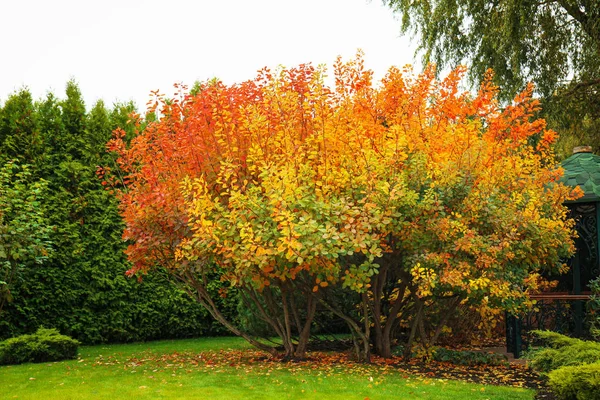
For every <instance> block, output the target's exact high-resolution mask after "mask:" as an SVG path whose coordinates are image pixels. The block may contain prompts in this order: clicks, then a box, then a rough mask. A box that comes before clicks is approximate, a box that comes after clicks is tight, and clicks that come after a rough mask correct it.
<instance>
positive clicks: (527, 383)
mask: <svg viewBox="0 0 600 400" xmlns="http://www.w3.org/2000/svg"><path fill="white" fill-rule="evenodd" d="M539 388H542V389H543V383H542V382H541V381H540V380H539V378H538V377H537V375H535V374H534V373H532V372H531V371H530V370H529V369H527V368H526V367H525V366H522V365H514V364H511V365H506V366H489V367H465V366H453V365H451V364H447V363H438V362H429V363H424V362H417V361H412V362H403V361H402V360H401V359H400V358H394V359H391V360H383V359H379V358H374V362H373V364H371V365H366V364H358V363H354V362H352V361H351V360H350V359H349V358H348V356H347V354H344V353H327V352H312V353H310V358H309V359H308V360H306V361H302V362H283V361H281V360H273V359H269V358H268V357H267V356H266V355H265V354H264V353H261V352H259V351H256V350H254V349H252V348H250V347H249V346H248V345H247V344H246V343H245V342H244V341H242V340H240V339H238V338H229V337H226V338H201V339H189V340H177V341H159V342H147V343H136V344H123V345H100V346H84V347H82V348H81V349H80V352H79V358H78V359H77V360H71V361H64V362H53V363H43V364H25V365H16V366H4V367H0V398H3V399H11V398H16V399H88V398H94V399H127V398H136V399H137V398H142V399H143V398H149V399H150V398H151V399H171V398H177V399H181V398H186V399H200V398H202V399H208V398H211V399H212V398H215V399H221V398H222V399H236V398H244V399H281V398H289V399H318V398H327V399H345V400H350V399H361V400H363V399H367V398H368V399H388V398H389V399H392V398H393V399H398V398H411V399H510V400H519V399H533V398H534V396H535V390H536V389H539Z"/></svg>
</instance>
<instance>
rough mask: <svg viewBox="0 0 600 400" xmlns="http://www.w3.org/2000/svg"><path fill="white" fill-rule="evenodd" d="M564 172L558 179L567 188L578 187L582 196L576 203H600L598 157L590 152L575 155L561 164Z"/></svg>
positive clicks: (599, 161)
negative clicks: (581, 191)
mask: <svg viewBox="0 0 600 400" xmlns="http://www.w3.org/2000/svg"><path fill="white" fill-rule="evenodd" d="M561 165H562V167H563V168H564V170H565V174H564V176H563V177H562V178H561V179H560V181H561V182H562V183H564V184H565V185H569V186H573V187H574V186H579V187H581V189H582V190H583V192H584V196H583V197H581V198H580V199H577V202H578V203H581V202H592V201H600V156H597V155H595V154H593V153H591V152H581V153H575V154H573V155H572V156H571V157H569V158H567V159H566V160H565V161H563V162H562V163H561Z"/></svg>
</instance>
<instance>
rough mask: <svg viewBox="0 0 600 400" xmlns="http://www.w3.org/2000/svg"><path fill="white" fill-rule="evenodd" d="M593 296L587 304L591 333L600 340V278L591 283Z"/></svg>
mask: <svg viewBox="0 0 600 400" xmlns="http://www.w3.org/2000/svg"><path fill="white" fill-rule="evenodd" d="M590 288H591V289H592V295H591V296H590V299H589V300H588V302H587V314H586V315H587V318H588V321H589V324H590V333H591V334H592V336H593V337H595V338H596V339H598V340H600V278H596V279H594V280H593V281H591V282H590Z"/></svg>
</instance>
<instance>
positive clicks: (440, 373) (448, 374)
mask: <svg viewBox="0 0 600 400" xmlns="http://www.w3.org/2000/svg"><path fill="white" fill-rule="evenodd" d="M118 364H122V365H123V369H124V370H130V371H131V372H135V371H137V370H138V369H140V370H142V371H143V373H146V372H148V373H149V374H151V376H150V378H152V379H153V378H154V376H155V375H156V374H157V373H160V372H168V373H170V374H171V375H172V376H176V375H179V374H189V373H192V372H195V371H200V372H212V373H224V372H227V371H228V370H230V369H235V370H239V371H241V372H244V373H246V374H248V373H253V374H255V375H264V376H269V375H270V374H271V373H273V371H282V370H285V371H287V372H288V373H290V374H292V375H297V374H311V375H316V376H318V377H323V378H326V377H328V376H331V375H334V374H346V375H348V374H351V375H360V376H364V377H365V379H366V380H367V381H368V383H369V384H372V385H378V384H380V383H381V382H382V381H383V380H384V379H385V378H386V376H388V375H390V374H400V376H401V377H402V378H404V379H407V380H408V383H407V384H408V385H410V384H411V380H415V381H418V382H419V383H430V382H437V383H438V384H443V383H444V382H445V381H447V380H448V379H456V380H461V381H466V382H471V383H476V384H490V385H503V386H513V387H524V388H533V389H539V388H542V387H544V383H543V381H542V380H541V379H540V377H539V376H538V374H537V373H535V372H534V371H532V370H531V369H529V368H527V367H526V366H522V365H499V366H478V367H473V366H464V365H454V364H450V363H446V362H436V361H429V362H423V361H419V360H404V359H403V358H401V357H394V358H389V359H384V358H380V357H376V356H374V357H373V358H372V363H371V364H364V363H357V362H355V361H353V360H352V359H351V358H350V357H349V355H348V354H347V353H340V352H338V353H327V352H312V353H310V354H309V357H308V358H307V359H305V360H300V361H283V360H282V359H279V358H273V357H270V356H268V355H267V354H266V353H263V352H261V351H258V350H247V349H246V350H221V351H209V352H201V353H195V352H174V353H167V354H154V353H151V352H147V353H143V354H142V356H141V357H133V358H129V359H127V360H124V361H120V360H118V359H113V358H111V357H109V358H108V359H106V358H102V359H100V358H99V359H97V360H96V361H95V362H94V364H93V365H94V366H103V365H107V366H110V365H118Z"/></svg>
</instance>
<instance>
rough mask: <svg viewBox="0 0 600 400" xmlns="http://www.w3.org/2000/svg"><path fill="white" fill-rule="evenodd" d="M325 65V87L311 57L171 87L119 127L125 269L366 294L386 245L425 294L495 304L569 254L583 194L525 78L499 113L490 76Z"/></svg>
mask: <svg viewBox="0 0 600 400" xmlns="http://www.w3.org/2000/svg"><path fill="white" fill-rule="evenodd" d="M334 73H335V87H334V88H329V87H328V86H327V84H326V82H325V79H324V74H325V70H324V68H322V67H317V68H315V67H312V66H310V65H308V64H303V65H300V66H298V67H296V68H292V69H285V68H281V69H278V70H276V71H270V70H268V69H264V70H262V71H260V72H259V75H258V77H257V78H256V79H255V80H253V81H248V82H244V83H241V84H238V85H231V86H227V85H224V84H223V83H222V82H219V81H212V82H206V83H204V84H201V85H199V86H198V87H197V88H195V89H194V93H193V95H188V94H186V93H185V91H184V88H181V89H182V92H181V93H180V95H179V97H178V99H176V100H177V101H166V100H165V99H163V98H161V97H160V96H159V97H158V104H157V107H156V109H155V110H154V111H155V113H156V115H157V119H156V120H155V121H151V122H150V121H149V122H148V124H147V126H145V128H144V129H140V131H139V132H138V135H137V136H136V137H135V138H133V139H132V140H131V143H130V144H129V145H127V144H126V142H125V140H124V132H121V131H117V132H116V133H115V138H114V140H113V141H112V142H111V146H112V147H111V148H112V149H113V150H114V151H116V152H117V153H118V155H119V160H118V161H119V165H120V166H121V168H122V170H123V171H124V172H125V176H124V177H123V178H124V180H125V181H126V182H128V190H122V192H121V203H122V212H123V216H124V218H125V222H126V225H127V228H126V231H125V237H126V238H128V239H132V245H131V246H130V248H129V250H128V255H129V257H130V259H131V260H132V261H134V263H135V264H134V265H135V267H134V269H140V268H147V267H150V266H153V265H155V264H157V263H159V264H163V265H171V264H174V265H176V264H177V263H180V262H183V261H189V262H190V263H191V264H193V265H194V268H207V266H208V265H209V264H208V260H210V263H211V264H210V265H213V263H214V264H217V265H219V266H220V267H221V268H222V269H223V270H224V271H225V272H226V273H227V276H228V277H229V278H231V279H232V280H233V281H234V282H235V283H236V284H237V283H239V284H244V285H245V284H248V285H255V287H258V288H262V287H264V286H266V285H269V284H271V283H273V282H276V281H284V280H289V279H297V277H298V276H299V275H301V276H302V277H303V278H307V279H306V281H307V282H314V285H313V284H312V283H310V286H309V290H310V288H314V290H319V289H320V288H327V287H329V286H330V285H333V284H336V283H339V282H341V284H342V285H343V286H345V287H348V288H350V289H352V290H356V291H358V292H365V291H367V290H369V289H370V284H371V281H372V279H373V277H374V276H377V274H378V273H379V268H380V266H379V263H381V262H383V260H384V259H386V257H388V256H389V258H390V259H393V260H399V261H397V263H398V264H397V265H396V264H393V265H394V267H395V268H398V269H400V270H402V271H404V273H405V274H407V276H409V277H410V279H411V281H410V284H411V285H412V284H414V285H415V287H418V289H415V290H418V291H419V294H420V295H422V296H424V297H425V296H431V295H436V294H439V293H442V294H443V293H450V292H451V293H457V294H461V295H467V294H468V295H472V296H476V295H477V296H490V297H489V298H490V302H493V301H496V300H498V301H501V300H502V299H504V298H508V297H511V296H513V297H514V296H517V294H515V293H513V292H511V290H512V289H508V288H511V287H526V285H527V283H526V282H523V278H522V277H524V276H526V275H527V273H526V272H527V271H529V270H531V269H535V268H537V267H539V266H540V265H543V264H548V265H551V264H554V263H555V261H557V259H558V258H559V257H561V256H565V255H568V253H569V251H570V250H571V249H572V246H571V242H570V234H571V229H572V225H571V224H570V223H569V222H568V221H566V213H565V212H564V209H563V208H562V203H563V202H564V200H566V199H567V198H573V197H569V196H576V195H577V193H574V192H572V191H571V190H569V189H567V188H565V187H564V186H562V185H559V184H556V181H557V178H558V177H559V176H560V171H558V170H556V169H554V168H553V167H551V165H552V143H553V142H554V141H555V140H556V134H555V133H554V132H552V131H548V130H546V129H545V123H544V121H541V120H536V119H535V114H536V111H537V109H538V107H539V104H538V102H537V101H536V100H534V99H532V97H531V95H532V90H533V89H532V87H528V88H527V90H526V91H524V92H523V93H522V94H521V95H519V96H517V98H516V99H515V101H514V103H513V104H511V105H509V106H507V107H505V108H504V109H500V108H499V106H498V101H497V99H496V97H495V96H496V94H497V91H498V89H497V88H496V87H495V86H494V85H493V83H492V80H491V72H490V73H488V75H487V76H486V79H485V80H484V82H483V84H482V85H481V87H480V89H479V91H478V92H477V93H469V92H466V91H461V90H460V88H461V79H462V77H463V75H464V74H465V68H464V67H459V68H457V69H456V70H455V71H452V72H451V73H450V74H449V75H448V76H447V77H446V78H445V79H443V80H442V81H438V80H437V79H436V78H435V71H434V68H433V67H429V68H427V69H426V70H425V71H424V72H423V73H421V74H417V75H415V74H413V73H412V71H411V70H410V68H404V69H403V70H400V69H397V68H391V69H390V70H389V72H388V74H387V75H386V76H385V77H384V78H383V80H382V81H381V83H380V84H379V85H375V84H374V83H373V77H372V73H371V71H368V70H366V69H365V67H364V62H363V60H362V56H361V54H360V53H359V55H358V56H357V58H356V59H354V60H350V61H349V62H342V60H341V59H338V60H337V61H336V63H335V65H334ZM531 143H537V145H535V146H533V145H532V144H531ZM176 254H177V257H178V259H177V262H176V263H173V260H175V255H176ZM386 262H389V261H386ZM394 262H396V261H394ZM417 265H418V266H419V267H415V266H417ZM415 268H416V269H415ZM523 271H525V272H523Z"/></svg>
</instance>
